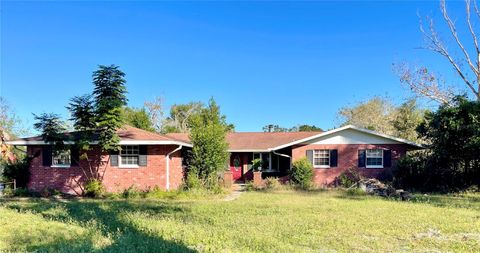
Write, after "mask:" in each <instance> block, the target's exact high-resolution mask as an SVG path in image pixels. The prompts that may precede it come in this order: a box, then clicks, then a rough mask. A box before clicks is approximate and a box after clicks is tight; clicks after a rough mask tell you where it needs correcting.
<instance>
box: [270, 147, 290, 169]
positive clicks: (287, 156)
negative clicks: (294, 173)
mask: <svg viewBox="0 0 480 253" xmlns="http://www.w3.org/2000/svg"><path fill="white" fill-rule="evenodd" d="M272 153H274V154H275V155H278V156H283V157H286V158H288V159H289V160H290V168H289V169H290V170H291V169H292V157H291V156H289V155H285V154H280V153H277V152H276V151H275V150H272Z"/></svg>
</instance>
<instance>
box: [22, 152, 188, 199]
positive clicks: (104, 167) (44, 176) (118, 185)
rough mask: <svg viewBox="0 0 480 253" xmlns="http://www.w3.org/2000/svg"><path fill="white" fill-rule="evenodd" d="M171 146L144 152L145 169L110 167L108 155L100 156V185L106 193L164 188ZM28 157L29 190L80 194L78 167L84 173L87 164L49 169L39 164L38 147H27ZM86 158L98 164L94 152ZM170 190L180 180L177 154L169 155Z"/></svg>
mask: <svg viewBox="0 0 480 253" xmlns="http://www.w3.org/2000/svg"><path fill="white" fill-rule="evenodd" d="M177 147H178V146H175V145H151V146H148V149H147V155H148V156H147V166H145V167H138V168H119V167H112V166H110V163H109V159H108V155H105V154H104V155H103V156H101V161H102V164H101V165H100V166H99V167H100V168H101V169H100V173H103V175H104V176H103V184H104V186H105V188H106V190H107V191H108V192H119V191H122V190H124V189H126V188H128V187H130V186H135V187H137V188H138V189H141V190H146V189H149V188H153V187H155V186H158V187H160V188H161V189H165V185H166V173H165V171H166V160H165V158H166V154H168V153H169V152H171V151H173V150H174V149H176V148H177ZM27 152H28V154H29V155H32V156H35V158H34V159H33V160H32V164H31V166H30V182H29V184H28V187H29V189H31V190H34V191H41V190H43V189H44V188H52V189H57V190H60V191H62V192H66V193H72V194H80V193H81V188H80V187H79V184H82V183H83V182H84V181H85V179H86V177H85V175H84V173H83V172H82V169H81V167H83V168H86V169H87V170H88V163H87V162H85V161H81V163H80V164H81V165H82V166H81V167H80V166H72V167H70V168H52V167H44V166H43V165H42V153H41V152H42V147H41V146H28V147H27ZM89 157H90V158H97V159H98V161H100V159H99V158H100V156H99V152H98V149H95V150H93V151H90V152H89ZM170 159H171V160H170V189H176V188H178V187H179V186H180V185H181V183H182V180H183V169H182V159H181V151H177V152H175V153H174V154H172V155H171V156H170Z"/></svg>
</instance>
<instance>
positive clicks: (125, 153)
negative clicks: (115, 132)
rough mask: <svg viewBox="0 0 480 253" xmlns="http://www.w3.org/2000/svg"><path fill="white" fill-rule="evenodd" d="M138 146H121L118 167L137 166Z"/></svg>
mask: <svg viewBox="0 0 480 253" xmlns="http://www.w3.org/2000/svg"><path fill="white" fill-rule="evenodd" d="M139 154H140V153H139V148H138V146H131V145H129V146H122V150H121V151H120V166H130V165H134V166H138V156H139Z"/></svg>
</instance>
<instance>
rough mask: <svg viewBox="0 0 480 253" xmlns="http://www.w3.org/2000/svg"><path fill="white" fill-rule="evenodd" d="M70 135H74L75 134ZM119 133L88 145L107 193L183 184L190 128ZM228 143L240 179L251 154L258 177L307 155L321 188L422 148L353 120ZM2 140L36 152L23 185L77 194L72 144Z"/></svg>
mask: <svg viewBox="0 0 480 253" xmlns="http://www.w3.org/2000/svg"><path fill="white" fill-rule="evenodd" d="M68 135H69V136H71V138H75V133H74V132H72V133H68ZM118 135H119V136H120V139H121V141H120V145H121V146H122V150H121V151H120V152H118V153H116V154H102V155H100V154H99V152H98V149H96V148H93V149H92V150H91V151H90V154H89V156H90V157H97V158H98V161H99V162H101V163H102V164H104V165H103V166H101V168H103V169H102V173H103V175H104V176H103V183H104V185H105V187H106V189H107V190H108V191H111V192H115V191H121V190H123V189H125V188H128V187H130V186H135V187H137V188H140V189H148V188H152V187H160V188H161V189H165V190H169V189H176V188H178V187H179V186H180V185H181V183H182V180H183V178H184V170H185V168H184V166H183V163H182V158H183V157H184V155H185V151H186V150H188V149H190V148H191V147H192V144H191V142H190V140H189V137H188V134H181V133H175V134H167V135H161V134H156V133H151V132H147V131H145V130H141V129H138V128H134V127H131V126H125V127H123V128H121V129H119V130H118ZM92 138H93V139H95V136H93V137H92ZM227 142H228V143H229V152H230V153H231V158H230V171H231V172H232V176H233V180H235V181H237V182H244V181H246V180H250V179H252V178H253V172H252V160H253V159H256V158H260V159H262V160H263V164H264V167H265V168H262V169H261V171H262V176H263V177H267V176H276V177H282V176H285V175H287V174H288V170H289V169H290V168H291V164H292V161H295V160H297V159H300V158H302V157H307V158H308V159H309V160H310V161H311V162H312V165H313V167H314V175H315V178H314V181H315V183H316V184H317V185H320V186H321V185H324V186H325V185H327V186H328V185H331V184H333V183H335V181H336V179H337V177H338V176H339V175H340V174H341V173H342V172H343V171H345V170H347V169H350V168H353V169H357V170H358V171H359V173H360V174H362V175H365V176H368V177H378V176H379V175H380V174H381V173H383V172H388V171H389V170H390V169H391V168H392V167H393V166H394V165H395V163H396V161H397V160H398V159H399V158H400V157H402V156H404V155H405V154H406V152H407V151H409V150H416V149H421V148H422V147H421V146H420V145H418V144H415V143H412V142H409V141H407V140H403V139H399V138H395V137H392V136H387V135H384V134H379V133H376V132H373V131H370V130H366V129H362V128H358V127H355V126H351V125H349V126H344V127H341V128H337V129H333V130H330V131H326V132H276V133H265V132H233V133H228V134H227ZM7 143H8V144H11V145H24V146H27V154H28V155H29V156H31V157H33V160H32V163H31V166H30V172H31V178H30V182H29V185H28V187H29V188H30V189H31V190H42V189H44V188H46V187H48V188H55V189H59V190H61V191H64V192H69V193H78V192H79V188H78V182H82V180H83V173H82V171H81V169H80V167H79V165H78V163H80V165H82V163H84V162H85V161H82V160H80V161H79V159H78V157H79V155H78V151H75V150H74V149H71V150H67V151H64V152H61V153H59V154H57V155H53V153H52V147H51V146H50V145H46V144H45V143H44V142H43V141H42V138H41V137H40V136H36V137H29V138H22V139H17V140H12V141H9V142H7ZM92 143H93V144H94V143H95V142H94V141H93V142H92ZM66 144H69V142H66ZM93 146H95V145H93Z"/></svg>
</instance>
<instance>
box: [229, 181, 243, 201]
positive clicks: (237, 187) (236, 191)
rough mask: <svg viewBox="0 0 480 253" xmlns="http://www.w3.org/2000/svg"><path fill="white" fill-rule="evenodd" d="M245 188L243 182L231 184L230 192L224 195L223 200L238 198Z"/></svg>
mask: <svg viewBox="0 0 480 253" xmlns="http://www.w3.org/2000/svg"><path fill="white" fill-rule="evenodd" d="M245 188H246V186H245V184H234V185H233V186H232V193H230V194H229V195H228V196H226V197H225V198H224V199H223V201H232V200H236V199H238V198H239V197H240V195H242V193H243V192H244V191H245Z"/></svg>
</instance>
